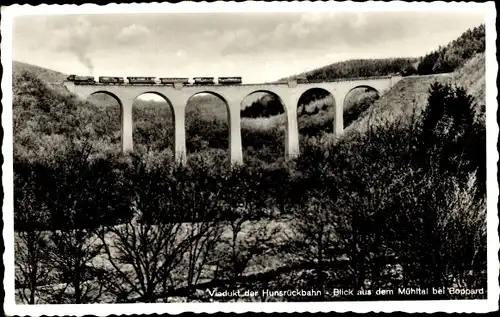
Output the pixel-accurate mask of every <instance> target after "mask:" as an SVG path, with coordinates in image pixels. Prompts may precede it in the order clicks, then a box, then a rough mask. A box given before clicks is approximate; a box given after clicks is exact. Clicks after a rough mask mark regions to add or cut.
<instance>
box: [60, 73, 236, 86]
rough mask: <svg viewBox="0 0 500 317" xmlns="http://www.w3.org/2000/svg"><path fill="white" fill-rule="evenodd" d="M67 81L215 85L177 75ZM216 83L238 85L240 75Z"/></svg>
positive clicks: (71, 78) (205, 79) (72, 78)
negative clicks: (157, 77)
mask: <svg viewBox="0 0 500 317" xmlns="http://www.w3.org/2000/svg"><path fill="white" fill-rule="evenodd" d="M67 80H68V81H72V82H74V83H75V84H96V83H100V84H108V85H120V84H125V83H127V84H130V85H175V84H183V85H215V84H216V83H215V78H214V77H194V78H193V81H192V82H191V81H190V80H189V78H185V77H182V78H178V77H161V78H159V80H157V79H156V77H127V81H125V78H123V77H112V76H99V78H98V81H96V80H95V78H94V77H93V76H78V75H70V76H68V78H67ZM217 83H218V84H219V85H238V84H241V83H242V79H241V77H218V78H217Z"/></svg>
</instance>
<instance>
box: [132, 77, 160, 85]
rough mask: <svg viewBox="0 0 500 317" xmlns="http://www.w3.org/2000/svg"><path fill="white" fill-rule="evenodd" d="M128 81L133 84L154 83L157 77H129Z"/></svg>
mask: <svg viewBox="0 0 500 317" xmlns="http://www.w3.org/2000/svg"><path fill="white" fill-rule="evenodd" d="M127 79H128V83H129V84H132V85H154V84H156V77H127Z"/></svg>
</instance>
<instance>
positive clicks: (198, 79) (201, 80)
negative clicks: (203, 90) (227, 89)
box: [193, 77, 215, 85]
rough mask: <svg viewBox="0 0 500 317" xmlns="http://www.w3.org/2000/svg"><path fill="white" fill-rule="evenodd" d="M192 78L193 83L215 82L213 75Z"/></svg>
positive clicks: (205, 83) (207, 83) (209, 83)
mask: <svg viewBox="0 0 500 317" xmlns="http://www.w3.org/2000/svg"><path fill="white" fill-rule="evenodd" d="M193 80H194V84H195V85H213V84H215V82H214V77H194V78H193Z"/></svg>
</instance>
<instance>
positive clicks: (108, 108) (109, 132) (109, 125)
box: [86, 89, 128, 149]
mask: <svg viewBox="0 0 500 317" xmlns="http://www.w3.org/2000/svg"><path fill="white" fill-rule="evenodd" d="M99 96H105V97H106V98H110V99H111V100H112V101H113V102H112V103H111V104H110V102H109V101H108V100H106V99H101V98H99ZM86 100H87V101H90V102H92V103H93V104H95V105H97V106H98V107H99V108H101V110H102V111H103V112H105V113H106V115H105V116H104V118H105V119H104V120H106V118H109V119H107V121H106V122H102V123H103V126H102V129H103V131H101V132H100V133H101V135H102V136H104V137H107V138H109V141H110V142H111V143H112V144H120V143H121V146H122V149H124V146H125V144H126V143H128V142H127V140H126V138H125V136H124V133H123V132H124V128H125V127H124V120H123V112H124V109H123V102H122V100H121V99H120V98H119V97H118V96H117V95H116V94H114V93H112V92H110V91H108V90H104V89H103V90H97V91H94V92H92V93H90V94H89V95H88V96H87V98H86Z"/></svg>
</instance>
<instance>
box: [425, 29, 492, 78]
mask: <svg viewBox="0 0 500 317" xmlns="http://www.w3.org/2000/svg"><path fill="white" fill-rule="evenodd" d="M485 46H486V42H485V25H484V24H481V25H480V26H478V27H475V28H473V29H469V30H467V31H466V32H465V33H463V34H462V35H461V36H460V37H459V38H458V39H456V40H454V41H452V42H451V43H449V44H448V45H446V46H443V47H439V48H438V49H437V50H436V51H433V52H431V53H429V54H427V55H425V56H424V57H423V58H422V60H421V61H420V63H419V65H418V69H417V72H418V74H419V75H427V74H437V73H448V72H452V71H454V70H456V69H457V68H458V67H460V66H462V65H464V63H465V62H466V61H467V60H468V59H470V58H471V57H472V56H474V55H475V54H477V53H483V52H484V50H485Z"/></svg>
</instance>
